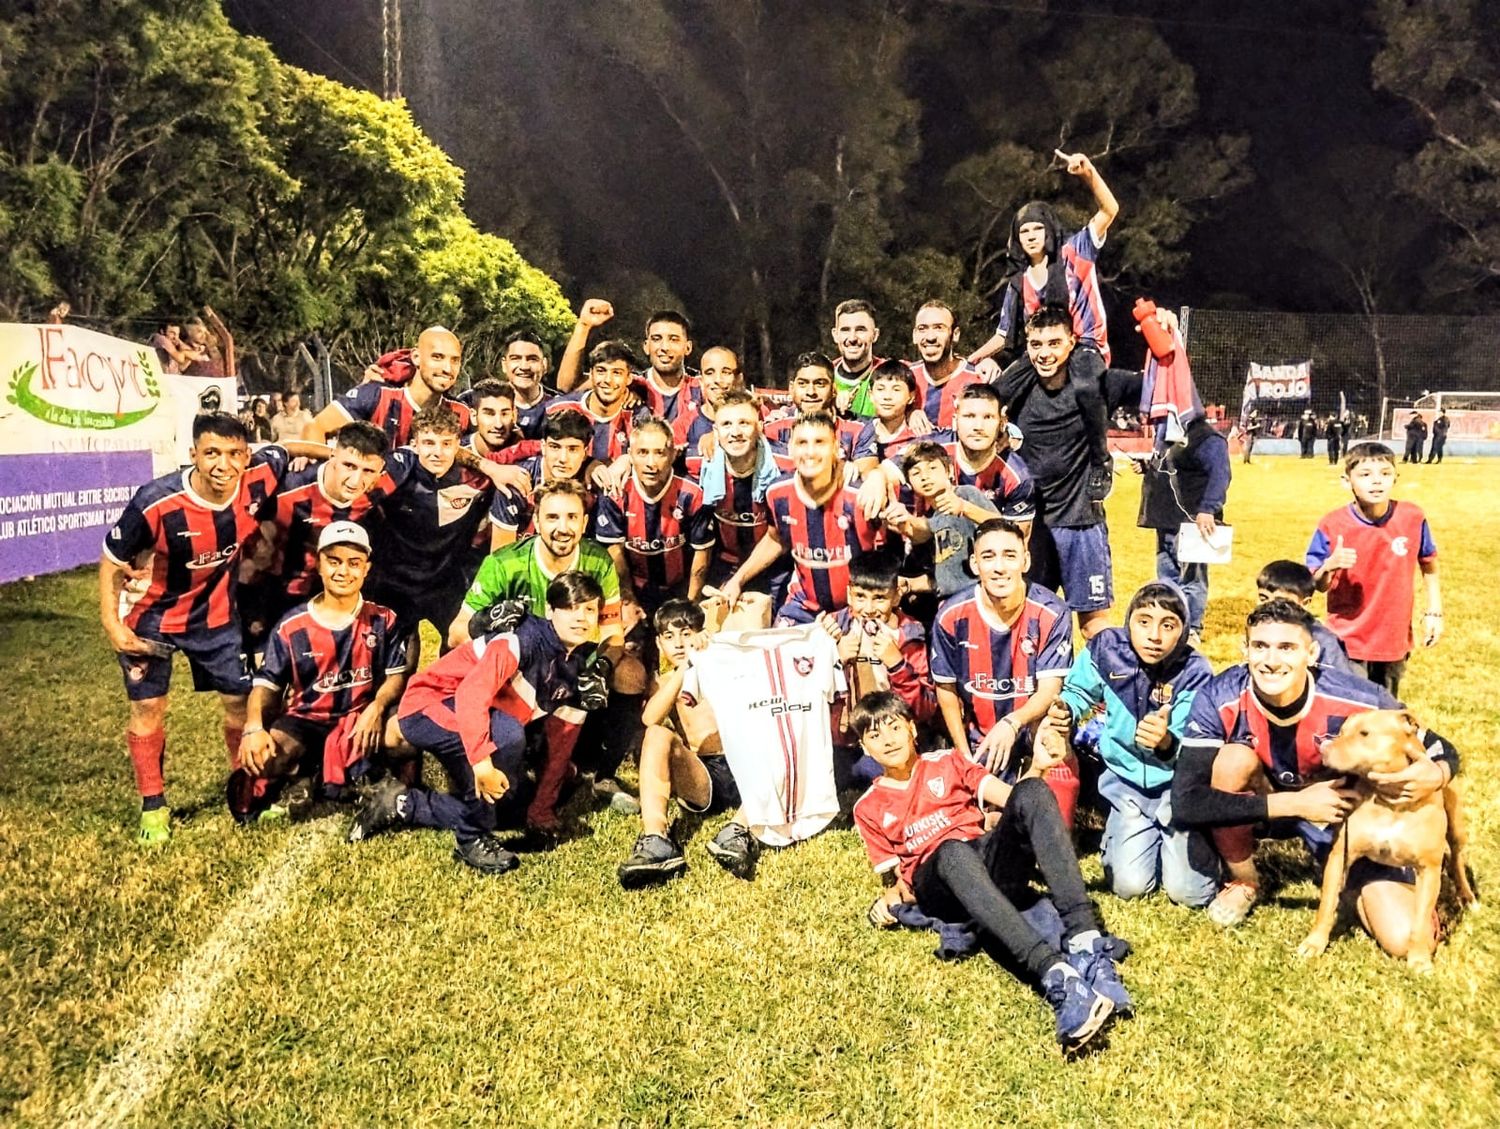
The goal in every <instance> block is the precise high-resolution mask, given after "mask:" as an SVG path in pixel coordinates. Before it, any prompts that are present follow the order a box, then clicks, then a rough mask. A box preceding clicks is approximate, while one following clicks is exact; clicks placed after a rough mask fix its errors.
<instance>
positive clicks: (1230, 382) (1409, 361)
mask: <svg viewBox="0 0 1500 1129" xmlns="http://www.w3.org/2000/svg"><path fill="white" fill-rule="evenodd" d="M1183 313H1184V318H1185V321H1186V337H1187V345H1188V352H1189V354H1190V355H1191V357H1192V362H1193V377H1194V379H1195V380H1196V381H1197V382H1198V389H1199V392H1200V393H1201V395H1202V396H1203V399H1204V402H1205V403H1210V402H1211V403H1216V404H1223V405H1225V407H1226V409H1227V414H1228V416H1229V417H1230V418H1231V419H1233V418H1235V417H1236V416H1238V414H1239V412H1240V408H1241V399H1242V396H1243V392H1244V386H1245V374H1246V372H1247V370H1248V369H1249V366H1250V364H1251V362H1258V363H1260V364H1268V365H1269V364H1295V363H1297V362H1300V361H1309V362H1311V373H1312V388H1311V396H1310V397H1309V398H1308V399H1306V400H1288V401H1272V402H1267V401H1260V402H1259V405H1258V406H1259V408H1260V410H1261V414H1262V416H1264V417H1265V419H1266V421H1267V424H1268V425H1269V426H1270V427H1271V428H1273V429H1275V428H1277V427H1280V426H1285V424H1286V423H1287V422H1288V421H1290V420H1294V419H1295V418H1296V417H1297V416H1300V415H1301V414H1302V412H1303V411H1304V410H1305V409H1308V408H1311V409H1312V410H1313V411H1314V412H1315V413H1316V414H1317V415H1319V416H1320V417H1321V416H1326V415H1329V414H1332V413H1334V412H1337V411H1338V410H1339V407H1340V402H1339V394H1340V393H1343V394H1344V397H1345V402H1346V405H1347V408H1348V410H1349V412H1350V413H1351V415H1353V416H1354V417H1355V418H1356V420H1358V419H1359V418H1360V417H1363V419H1365V420H1366V421H1368V425H1369V426H1368V428H1366V429H1360V430H1361V431H1362V432H1364V433H1366V434H1368V433H1370V432H1373V431H1374V430H1375V429H1376V428H1378V427H1379V426H1380V421H1381V416H1382V412H1381V406H1382V401H1387V400H1388V401H1390V402H1392V403H1394V402H1398V401H1414V400H1416V399H1418V398H1419V397H1421V396H1423V395H1424V394H1426V393H1428V392H1429V391H1431V392H1436V391H1438V390H1445V391H1492V390H1495V389H1500V317H1444V316H1427V315H1394V314H1381V315H1377V316H1376V317H1373V318H1366V317H1362V316H1360V315H1358V314H1294V313H1278V312H1274V311H1252V310H1208V309H1188V310H1184V311H1183Z"/></svg>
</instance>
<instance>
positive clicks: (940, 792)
mask: <svg viewBox="0 0 1500 1129" xmlns="http://www.w3.org/2000/svg"><path fill="white" fill-rule="evenodd" d="M927 790H928V791H929V792H931V793H932V794H933V795H934V796H936V797H937V798H938V799H940V800H941V799H942V798H943V797H944V796H945V795H946V794H947V792H948V782H947V781H946V780H944V779H943V778H942V777H941V776H934V777H933V778H932V779H931V780H929V781H928V782H927Z"/></svg>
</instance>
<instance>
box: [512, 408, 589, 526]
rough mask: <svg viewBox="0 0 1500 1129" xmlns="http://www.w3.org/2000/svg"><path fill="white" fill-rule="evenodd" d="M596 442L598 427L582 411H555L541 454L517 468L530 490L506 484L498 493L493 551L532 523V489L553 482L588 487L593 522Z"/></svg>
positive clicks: (547, 425)
mask: <svg viewBox="0 0 1500 1129" xmlns="http://www.w3.org/2000/svg"><path fill="white" fill-rule="evenodd" d="M593 441H594V427H593V424H591V423H590V422H589V421H588V418H587V417H586V416H585V415H584V414H583V413H582V412H553V413H550V414H549V415H548V416H547V420H546V423H545V424H544V425H543V429H542V449H541V452H540V453H539V454H536V455H532V456H531V457H530V458H526V459H522V460H521V461H520V462H518V463H516V464H515V465H516V467H517V468H518V469H519V470H521V471H522V472H524V473H525V475H526V477H527V479H528V486H527V488H526V489H524V490H522V489H517V488H516V487H514V486H502V487H500V488H499V489H498V490H497V491H496V492H495V501H494V504H493V506H492V507H491V513H490V526H491V530H490V551H491V552H494V551H497V550H499V549H503V548H504V547H505V546H506V545H509V544H511V543H512V542H514V541H515V540H516V538H517V537H519V536H520V534H521V532H522V531H523V530H525V529H527V528H528V527H529V526H530V525H531V522H532V517H533V513H532V509H533V497H532V492H533V491H534V490H535V489H536V488H537V487H540V486H545V485H546V484H548V483H550V482H570V481H571V482H577V483H578V484H579V485H580V486H583V487H584V492H585V494H586V496H587V503H586V506H587V510H588V513H589V521H590V524H592V522H593V517H594V512H595V507H594V495H593V493H592V492H591V491H590V490H589V489H588V487H587V485H586V484H585V482H584V478H585V476H586V475H587V474H588V471H589V465H590V460H589V445H590V444H591V443H593Z"/></svg>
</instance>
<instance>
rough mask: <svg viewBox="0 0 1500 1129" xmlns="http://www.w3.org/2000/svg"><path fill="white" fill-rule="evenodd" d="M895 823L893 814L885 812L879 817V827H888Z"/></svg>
mask: <svg viewBox="0 0 1500 1129" xmlns="http://www.w3.org/2000/svg"><path fill="white" fill-rule="evenodd" d="M895 822H896V815H895V813H894V812H885V813H884V814H883V815H881V817H880V826H882V827H889V826H890V825H891V824H893V823H895Z"/></svg>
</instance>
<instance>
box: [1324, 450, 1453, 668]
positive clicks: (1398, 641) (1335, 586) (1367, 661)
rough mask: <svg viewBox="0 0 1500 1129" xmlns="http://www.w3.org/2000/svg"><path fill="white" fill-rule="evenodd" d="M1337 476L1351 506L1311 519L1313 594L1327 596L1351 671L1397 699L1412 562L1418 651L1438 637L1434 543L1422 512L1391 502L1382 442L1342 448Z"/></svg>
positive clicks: (1389, 456) (1391, 458) (1391, 461)
mask: <svg viewBox="0 0 1500 1129" xmlns="http://www.w3.org/2000/svg"><path fill="white" fill-rule="evenodd" d="M1343 477H1344V484H1345V485H1346V486H1348V487H1349V491H1350V493H1352V494H1353V495H1354V501H1352V502H1351V503H1350V504H1349V505H1347V506H1342V507H1340V508H1339V509H1336V510H1334V511H1333V512H1332V513H1331V514H1327V515H1326V516H1325V517H1324V518H1323V520H1322V521H1320V522H1318V528H1317V529H1316V530H1315V531H1314V532H1313V536H1312V543H1311V544H1309V545H1308V547H1307V561H1306V564H1307V567H1308V568H1309V569H1311V570H1312V572H1313V578H1314V580H1315V581H1316V582H1317V586H1318V591H1320V592H1327V593H1328V626H1329V627H1330V628H1331V629H1332V630H1333V633H1334V634H1335V635H1337V636H1338V637H1339V638H1340V639H1341V640H1343V643H1344V649H1345V651H1347V652H1348V654H1349V658H1350V659H1351V660H1352V662H1353V664H1354V668H1355V670H1356V671H1357V672H1358V673H1360V674H1362V675H1364V677H1366V678H1368V679H1369V680H1370V681H1371V682H1373V683H1375V684H1376V685H1377V686H1381V687H1383V688H1384V689H1385V690H1386V691H1387V692H1389V693H1390V695H1391V696H1392V697H1399V696H1400V691H1401V676H1402V674H1404V673H1405V671H1406V660H1407V657H1408V656H1409V655H1410V654H1411V649H1412V643H1413V638H1412V628H1411V616H1412V610H1413V608H1414V607H1415V601H1416V592H1415V585H1414V584H1413V582H1412V567H1411V566H1412V558H1413V557H1415V558H1416V563H1417V567H1418V568H1419V569H1420V570H1421V572H1422V579H1423V582H1424V585H1425V587H1426V590H1427V611H1426V613H1425V615H1424V616H1423V619H1422V646H1424V647H1431V646H1433V645H1434V644H1435V643H1436V642H1437V641H1438V638H1439V637H1440V636H1441V635H1442V633H1443V598H1442V593H1441V591H1440V590H1439V588H1438V565H1437V545H1435V544H1434V543H1433V540H1432V530H1430V529H1429V528H1428V527H1427V518H1426V516H1425V515H1423V513H1422V510H1421V507H1419V506H1417V505H1415V504H1413V503H1411V502H1398V501H1396V500H1395V499H1394V498H1392V497H1391V490H1392V489H1393V488H1394V487H1395V485H1396V455H1395V452H1394V451H1392V450H1391V449H1390V448H1389V447H1387V446H1386V445H1385V444H1384V443H1356V444H1355V445H1354V446H1353V447H1351V448H1349V453H1348V454H1347V455H1346V456H1345V457H1344V475H1343Z"/></svg>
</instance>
